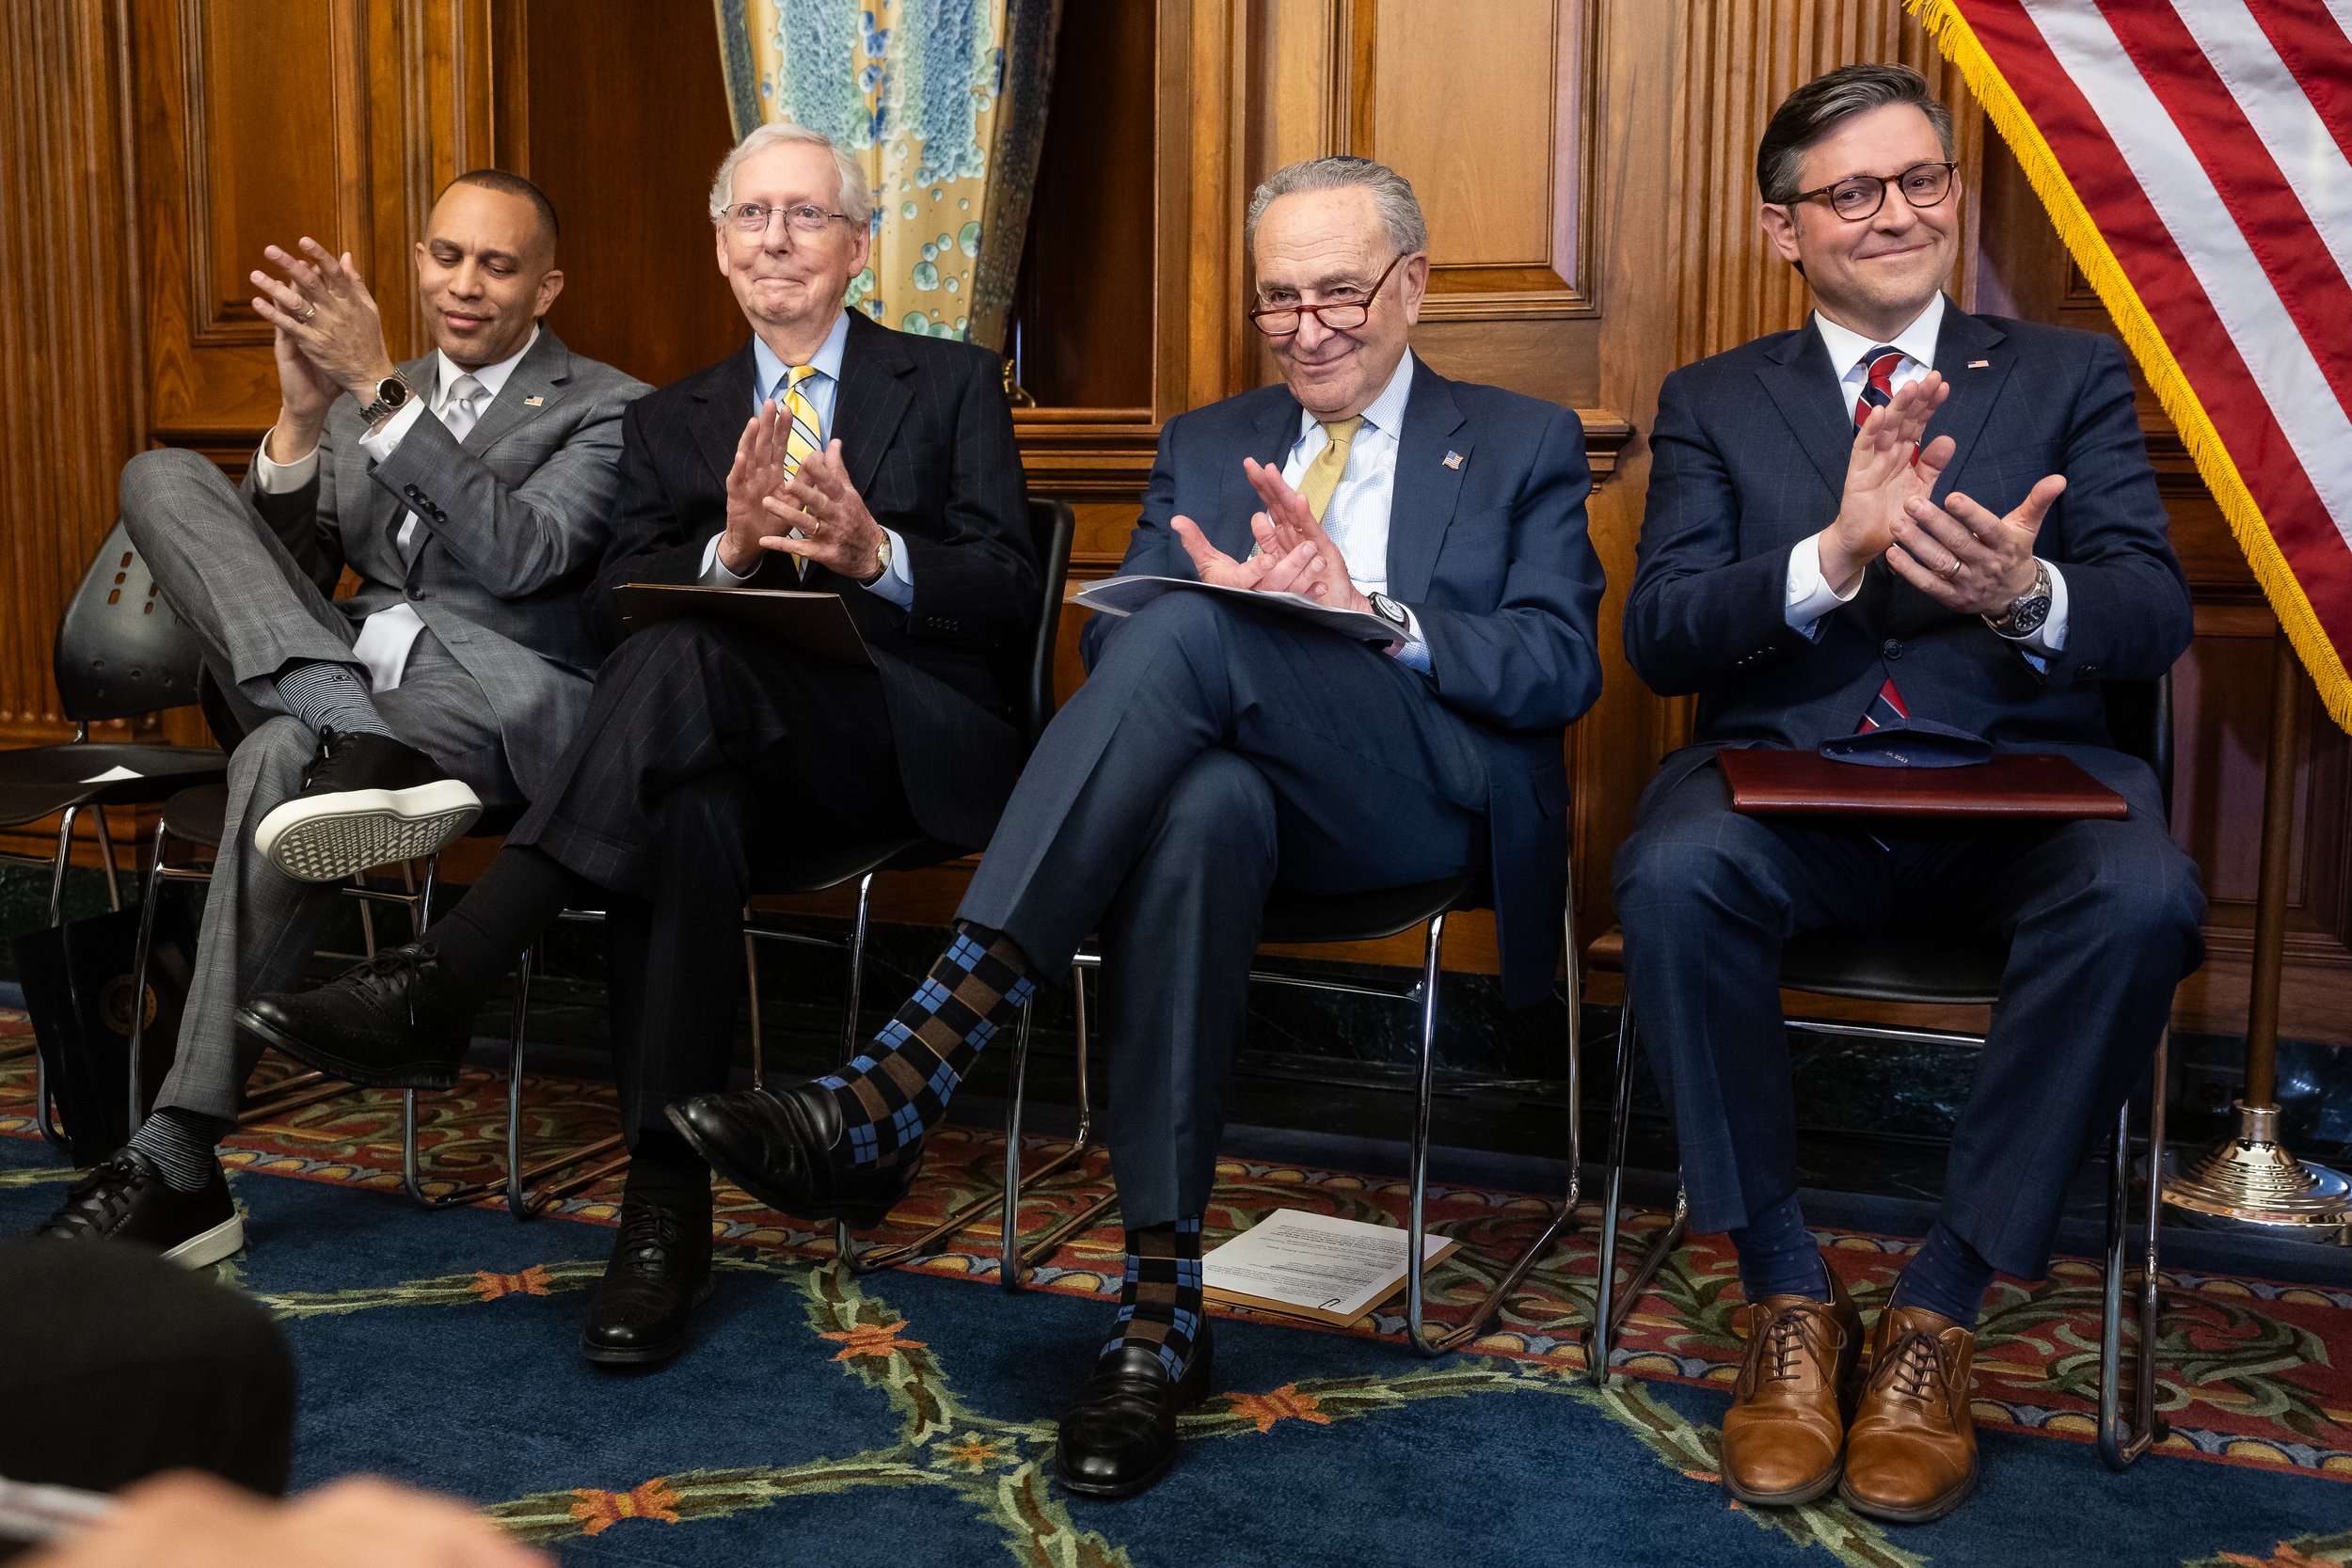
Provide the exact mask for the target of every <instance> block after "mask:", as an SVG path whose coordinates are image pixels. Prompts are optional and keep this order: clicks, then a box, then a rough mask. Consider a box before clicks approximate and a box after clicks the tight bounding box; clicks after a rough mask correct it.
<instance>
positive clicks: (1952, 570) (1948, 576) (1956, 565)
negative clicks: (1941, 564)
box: [1944, 556, 1960, 582]
mask: <svg viewBox="0 0 2352 1568" xmlns="http://www.w3.org/2000/svg"><path fill="white" fill-rule="evenodd" d="M1958 576H1960V557H1958V556H1954V557H1952V563H1951V564H1950V565H1948V566H1947V567H1945V568H1944V580H1945V581H1946V582H1949V581H1951V580H1952V578H1956V577H1958Z"/></svg>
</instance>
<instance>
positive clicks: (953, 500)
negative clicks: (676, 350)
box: [595, 310, 1039, 848]
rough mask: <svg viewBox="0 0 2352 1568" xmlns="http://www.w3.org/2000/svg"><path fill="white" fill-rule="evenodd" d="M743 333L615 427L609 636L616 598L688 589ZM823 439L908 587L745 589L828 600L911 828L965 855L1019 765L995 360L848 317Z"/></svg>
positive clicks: (1030, 555)
mask: <svg viewBox="0 0 2352 1568" xmlns="http://www.w3.org/2000/svg"><path fill="white" fill-rule="evenodd" d="M754 373H755V372H754V371H753V361H752V348H751V344H750V342H749V341H746V342H745V343H744V345H743V346H742V347H741V348H740V349H739V350H737V351H736V352H735V353H734V354H732V355H729V356H727V357H726V358H724V359H723V360H721V361H720V362H719V363H717V364H716V365H713V366H711V367H709V368H708V369H707V370H702V371H697V372H694V373H693V374H692V375H690V376H688V377H686V378H685V379H684V380H682V381H676V382H673V383H672V384H671V385H669V386H667V387H664V388H661V389H660V390H659V391H656V392H652V393H649V394H648V395H646V396H645V397H644V398H642V399H640V400H638V401H637V402H636V403H633V404H630V405H629V407H628V413H627V415H626V416H624V418H623V420H622V425H621V481H620V484H621V488H620V499H619V502H618V507H617V510H616V512H615V514H614V516H613V519H612V546H611V549H610V552H609V553H608V554H607V556H606V558H605V565H604V569H603V571H602V572H601V573H600V574H599V578H598V585H597V592H596V595H595V598H596V618H597V622H598V625H599V628H600V630H601V631H602V632H603V634H604V635H605V636H606V637H607V638H608V639H610V640H612V641H618V640H619V638H620V636H621V635H622V627H621V624H620V617H619V615H618V612H617V611H616V610H615V609H614V607H613V603H612V592H611V591H612V588H613V587H615V586H617V585H618V584H621V583H625V582H692V581H695V580H697V578H699V576H700V574H701V570H702V558H703V549H704V546H706V545H707V544H708V543H709V541H710V538H711V536H712V535H713V534H716V533H718V532H720V531H722V530H723V529H724V528H725V527H726V476H727V470H728V469H729V468H730V467H732V466H733V465H734V462H735V448H736V443H737V441H738V440H739V439H740V437H741V436H742V434H743V426H744V423H745V422H746V421H747V420H749V419H750V418H751V413H752V386H753V377H754ZM833 435H834V436H836V437H838V438H839V439H840V442H841V454H842V458H843V460H844V461H845V462H846V463H847V464H848V466H849V469H850V483H853V484H855V485H856V486H857V492H858V494H859V495H860V496H861V497H863V498H864V499H865V501H866V509H867V510H868V511H870V512H872V513H873V515H874V516H875V517H876V519H878V520H879V521H881V522H882V524H883V525H885V526H886V527H889V528H894V529H896V530H898V534H899V536H900V537H901V538H903V539H904V540H905V541H906V545H907V569H908V572H909V575H910V576H912V577H913V578H914V603H913V605H912V607H911V608H910V609H908V610H899V609H898V607H897V606H896V605H893V604H891V603H890V602H889V601H887V600H885V599H882V598H880V597H877V596H876V595H875V594H870V593H868V592H867V591H866V589H865V588H863V587H861V586H859V585H858V584H857V583H855V582H853V581H851V580H850V579H849V578H841V577H836V576H834V574H832V573H830V572H828V571H825V570H824V569H823V568H821V567H820V568H818V570H817V572H816V573H815V575H814V578H813V580H812V581H810V582H809V583H807V584H803V583H802V582H801V581H800V579H799V578H797V577H796V576H795V574H794V572H793V570H792V567H791V564H790V562H788V561H787V560H785V559H784V558H782V557H773V558H771V559H770V560H769V561H768V562H766V563H765V564H764V565H763V566H762V567H761V568H760V571H759V573H758V574H757V575H756V576H755V577H754V578H753V579H752V584H751V586H753V587H757V588H800V587H803V586H807V587H811V588H818V589H825V590H831V591H834V592H837V593H839V594H841V597H842V602H843V603H845V604H846V605H848V606H849V610H850V615H851V617H852V618H854V619H855V620H856V622H857V626H858V630H859V632H860V633H861V634H862V635H863V636H864V637H865V639H866V646H867V647H868V648H869V649H871V650H872V652H873V655H874V662H875V664H876V665H877V666H878V667H879V668H880V670H881V672H882V696H883V700H884V702H885V703H886V704H887V705H888V707H889V712H890V732H891V737H892V740H893V741H894V742H895V743H896V745H897V747H898V771H899V777H900V779H901V781H902V782H903V783H904V784H905V786H906V793H907V802H908V804H909V805H910V806H911V807H912V808H913V809H914V820H915V823H916V825H917V826H918V827H920V828H921V829H922V831H923V832H926V833H929V834H930V835H931V836H932V837H934V838H939V839H944V840H946V841H947V842H948V843H950V844H958V845H963V846H967V847H975V848H977V847H979V846H981V845H983V844H985V843H987V842H988V835H989V834H990V833H991V832H993V831H994V830H995V826H996V818H997V816H998V815H999V813H1001V812H1002V811H1003V809H1004V803H1005V800H1006V798H1007V797H1008V796H1009V795H1010V794H1011V793H1012V784H1013V780H1014V778H1015V777H1016V776H1017V775H1018V773H1019V772H1020V768H1021V760H1022V751H1021V739H1020V736H1019V735H1018V734H1017V733H1016V732H1015V731H1014V729H1013V726H1012V722H1011V720H1010V718H1009V712H1008V709H1007V706H1006V700H1005V694H1004V690H1003V689H1002V687H1001V686H1000V685H999V683H998V679H997V675H996V673H995V671H996V669H997V667H998V664H999V662H1000V661H1001V660H1002V658H1003V657H1004V656H1005V655H1006V654H1007V653H1008V652H1009V651H1010V650H1011V649H1013V648H1014V647H1016V646H1017V645H1020V644H1023V643H1025V641H1026V640H1027V638H1028V637H1029V636H1030V635H1031V634H1032V632H1033V631H1034V630H1035V625H1036V613H1037V605H1038V593H1039V584H1038V575H1037V574H1038V567H1037V561H1036V558H1035V552H1034V550H1033V548H1032V546H1031V544H1030V536H1029V523H1028V513H1027V505H1028V491H1027V487H1026V486H1025V483H1023V480H1022V475H1021V456H1020V453H1019V451H1016V450H1015V448H1014V446H1013V435H1012V413H1011V410H1010V408H1009V407H1008V405H1007V404H1006V402H1005V393H1004V382H1003V372H1002V370H1001V368H1000V366H999V365H998V363H997V360H996V356H994V355H993V354H990V353H988V352H987V351H986V350H985V349H980V348H976V347H974V346H972V345H970V344H968V343H961V342H956V341H949V340H946V339H940V338H918V337H915V336H914V335H913V334H911V333H903V332H894V331H892V330H891V329H889V328H888V327H885V326H878V325H875V324H874V323H873V322H871V321H869V320H867V319H866V317H865V316H863V315H861V314H859V313H858V312H857V311H855V310H852V311H850V338H849V343H848V346H847V347H846V348H845V349H844V351H843V353H842V356H841V386H840V388H839V389H838V390H837V392H836V394H835V397H834V413H833Z"/></svg>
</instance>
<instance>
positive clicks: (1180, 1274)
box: [1103, 1215, 1207, 1378]
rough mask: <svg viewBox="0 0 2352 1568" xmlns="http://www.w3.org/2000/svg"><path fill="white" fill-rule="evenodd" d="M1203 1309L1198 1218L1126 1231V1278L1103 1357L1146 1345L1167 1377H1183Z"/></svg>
mask: <svg viewBox="0 0 2352 1568" xmlns="http://www.w3.org/2000/svg"><path fill="white" fill-rule="evenodd" d="M1206 1310H1207V1307H1206V1305H1205V1303H1204V1301H1203V1299H1202V1296H1201V1287H1200V1216H1199V1215H1195V1216H1194V1217H1192V1218H1191V1219H1184V1220H1178V1221H1176V1222H1175V1223H1174V1224H1173V1225H1152V1226H1146V1227H1143V1228H1142V1229H1140V1230H1130V1231H1128V1232H1127V1277H1126V1280H1125V1281H1124V1282H1123V1283H1122V1284H1121V1285H1120V1288H1119V1322H1118V1325H1117V1327H1116V1329H1115V1330H1114V1331H1113V1333H1112V1334H1111V1337H1110V1340H1109V1342H1108V1343H1106V1344H1104V1347H1103V1354H1104V1355H1108V1354H1112V1353H1113V1352H1114V1351H1117V1350H1120V1348H1122V1347H1124V1346H1127V1345H1149V1346H1150V1347H1151V1348H1152V1349H1153V1350H1155V1351H1157V1352H1158V1353H1159V1357H1160V1361H1161V1363H1162V1364H1163V1365H1164V1366H1166V1367H1167V1368H1168V1376H1169V1377H1171V1378H1180V1377H1183V1376H1184V1366H1185V1364H1186V1363H1187V1362H1189V1361H1190V1360H1191V1359H1192V1349H1193V1347H1194V1346H1195V1345H1197V1344H1199V1343H1200V1324H1201V1320H1202V1317H1203V1314H1204V1313H1205V1312H1206Z"/></svg>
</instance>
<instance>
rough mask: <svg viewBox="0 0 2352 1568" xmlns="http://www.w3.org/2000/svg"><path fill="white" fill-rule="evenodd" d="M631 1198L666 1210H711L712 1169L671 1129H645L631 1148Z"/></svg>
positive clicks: (629, 1182)
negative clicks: (647, 1201)
mask: <svg viewBox="0 0 2352 1568" xmlns="http://www.w3.org/2000/svg"><path fill="white" fill-rule="evenodd" d="M628 1196H632V1197H649V1198H651V1199H653V1200H654V1201H655V1202H657V1203H659V1204H660V1205H661V1206H662V1207H664V1208H666V1209H682V1208H688V1207H692V1208H696V1209H703V1210H707V1209H708V1208H709V1207H710V1166H709V1165H708V1164H706V1163H705V1162H704V1160H703V1157H702V1156H701V1155H699V1154H697V1153H695V1152H694V1146H693V1145H691V1144H690V1143H688V1142H687V1141H686V1140H685V1139H684V1138H681V1137H679V1136H678V1135H677V1133H676V1132H675V1131H674V1130H672V1129H671V1128H670V1127H668V1126H666V1125H664V1126H661V1127H647V1128H643V1129H641V1130H640V1131H639V1132H638V1134H637V1137H636V1140H635V1141H634V1142H633V1143H631V1144H630V1145H629V1148H628Z"/></svg>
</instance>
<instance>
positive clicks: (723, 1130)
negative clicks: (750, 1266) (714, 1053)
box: [668, 1078, 923, 1230]
mask: <svg viewBox="0 0 2352 1568" xmlns="http://www.w3.org/2000/svg"><path fill="white" fill-rule="evenodd" d="M668 1115H669V1117H670V1125H671V1126H673V1127H675V1128H676V1129H677V1130H678V1132H680V1133H682V1134H683V1135H684V1136H685V1138H686V1141H687V1142H688V1143H690V1144H692V1145H693V1146H694V1152H696V1153H697V1154H700V1155H701V1156H702V1157H703V1158H704V1159H705V1160H707V1161H709V1162H710V1166H711V1168H712V1169H713V1170H716V1171H717V1172H718V1173H719V1174H720V1175H721V1176H723V1177H725V1178H726V1179H727V1180H730V1181H732V1182H734V1183H735V1184H736V1185H737V1186H739V1187H740V1188H742V1189H743V1190H744V1191H745V1192H747V1193H749V1194H751V1195H752V1196H754V1197H755V1198H757V1199H759V1201H760V1202H762V1203H765V1204H766V1205H768V1206H769V1207H770V1208H771V1209H780V1210H782V1211H783V1212H786V1213H787V1214H798V1215H800V1216H801V1217H802V1218H803V1219H812V1220H818V1219H822V1220H831V1219H838V1220H846V1221H848V1222H849V1223H850V1225H851V1226H854V1227H857V1228H858V1229H860V1230H870V1229H872V1228H873V1227H876V1226H878V1225H880V1224H882V1221H883V1220H885V1219H887V1218H889V1217H890V1211H891V1210H892V1209H893V1208H895V1207H896V1206H897V1204H898V1200H899V1199H900V1198H902V1197H904V1196H906V1192H907V1188H908V1187H910V1186H912V1185H913V1184H914V1173H915V1172H916V1171H917V1170H919V1169H920V1168H921V1167H922V1164H923V1149H922V1146H921V1145H919V1144H918V1145H916V1146H915V1147H914V1148H912V1149H909V1150H906V1151H904V1152H903V1153H901V1154H900V1156H899V1158H898V1161H897V1163H896V1164H890V1165H884V1166H876V1165H861V1164H855V1163H854V1162H852V1161H851V1160H850V1151H849V1149H848V1148H846V1147H841V1146H842V1145H843V1139H842V1136H841V1106H840V1104H839V1102H838V1101H835V1100H834V1097H833V1091H832V1090H831V1089H829V1088H826V1087H824V1086H823V1085H820V1084H818V1082H817V1081H816V1080H815V1079H813V1078H812V1079H807V1080H804V1081H803V1082H801V1083H798V1084H795V1085H792V1086H791V1087H790V1088H787V1089H736V1090H731V1091H729V1092H727V1093H725V1094H698V1095H696V1096H694V1098H693V1099H691V1100H688V1101H680V1102H679V1103H678V1104H675V1105H673V1106H671V1107H670V1109H669V1112H668Z"/></svg>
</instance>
